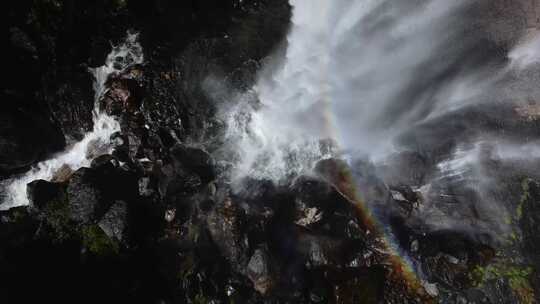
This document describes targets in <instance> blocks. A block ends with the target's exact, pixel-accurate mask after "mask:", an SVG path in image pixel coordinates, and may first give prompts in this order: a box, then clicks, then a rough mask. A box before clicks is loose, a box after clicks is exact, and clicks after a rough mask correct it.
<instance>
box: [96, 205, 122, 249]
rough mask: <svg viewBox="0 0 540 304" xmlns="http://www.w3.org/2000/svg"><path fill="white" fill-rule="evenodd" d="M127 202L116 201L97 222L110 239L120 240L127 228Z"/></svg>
mask: <svg viewBox="0 0 540 304" xmlns="http://www.w3.org/2000/svg"><path fill="white" fill-rule="evenodd" d="M127 212H128V210H127V204H126V202H123V201H116V202H115V203H114V204H113V205H112V206H111V207H110V208H109V210H108V211H107V212H106V213H105V215H104V216H103V217H102V218H101V220H100V221H99V222H98V226H99V227H100V228H101V229H102V230H103V232H105V234H106V235H107V236H108V237H109V238H112V239H116V240H118V241H122V240H123V239H124V236H125V233H126V228H127Z"/></svg>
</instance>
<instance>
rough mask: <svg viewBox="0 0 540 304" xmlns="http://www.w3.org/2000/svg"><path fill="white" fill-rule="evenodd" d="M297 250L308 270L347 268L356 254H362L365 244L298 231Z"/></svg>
mask: <svg viewBox="0 0 540 304" xmlns="http://www.w3.org/2000/svg"><path fill="white" fill-rule="evenodd" d="M297 242H298V244H297V245H296V248H297V250H298V252H299V254H300V256H302V257H303V259H304V261H305V265H306V267H308V268H314V267H315V268H316V267H322V266H326V267H332V268H340V267H345V266H346V265H348V264H349V262H351V261H352V259H353V256H354V254H356V253H358V252H361V251H362V247H363V242H361V241H355V240H348V239H346V238H344V237H341V238H337V237H329V236H326V235H318V234H315V233H312V232H307V231H302V230H299V231H298V238H297Z"/></svg>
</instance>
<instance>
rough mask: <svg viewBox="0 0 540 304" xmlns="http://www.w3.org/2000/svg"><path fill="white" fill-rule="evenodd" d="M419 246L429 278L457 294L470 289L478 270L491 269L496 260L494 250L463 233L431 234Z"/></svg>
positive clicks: (442, 232) (444, 232)
mask: <svg viewBox="0 0 540 304" xmlns="http://www.w3.org/2000/svg"><path fill="white" fill-rule="evenodd" d="M418 243H419V249H418V250H419V255H420V256H421V260H422V269H423V271H424V273H425V274H426V275H427V277H428V278H430V280H432V281H433V282H437V283H441V284H444V285H445V286H449V287H451V288H455V289H457V290H463V289H466V288H470V287H471V286H472V285H473V284H474V281H473V278H472V275H471V273H472V271H473V270H474V269H475V267H477V266H485V265H487V264H488V263H489V262H490V260H491V259H492V258H493V257H494V256H495V251H494V250H493V249H492V248H491V247H489V246H488V245H486V244H483V243H481V242H480V241H478V240H474V239H473V238H471V237H469V236H467V235H465V234H462V233H459V232H453V231H436V232H431V233H429V234H427V235H426V236H425V237H421V238H419V240H418Z"/></svg>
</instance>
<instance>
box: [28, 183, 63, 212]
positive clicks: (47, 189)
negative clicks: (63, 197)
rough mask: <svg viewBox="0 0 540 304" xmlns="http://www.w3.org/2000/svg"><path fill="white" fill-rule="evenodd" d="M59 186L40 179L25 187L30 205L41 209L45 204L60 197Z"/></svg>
mask: <svg viewBox="0 0 540 304" xmlns="http://www.w3.org/2000/svg"><path fill="white" fill-rule="evenodd" d="M60 192H61V186H60V185H58V184H56V183H51V182H48V181H45V180H42V179H39V180H35V181H33V182H31V183H29V184H28V185H27V186H26V193H27V196H28V200H29V201H30V205H31V206H33V207H35V208H37V209H40V210H41V209H43V208H44V207H45V205H46V204H47V203H49V202H50V201H52V200H54V199H56V198H58V197H59V196H60Z"/></svg>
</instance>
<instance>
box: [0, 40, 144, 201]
mask: <svg viewBox="0 0 540 304" xmlns="http://www.w3.org/2000/svg"><path fill="white" fill-rule="evenodd" d="M137 36H138V35H137V34H133V33H128V35H127V38H126V39H125V41H124V42H123V43H122V44H121V45H119V46H115V47H113V48H112V50H111V52H110V53H109V54H108V56H107V58H106V61H105V65H103V66H101V67H97V68H94V69H91V70H90V72H91V73H92V75H93V76H94V84H93V87H94V92H95V95H94V109H93V123H94V126H93V129H92V131H91V132H89V133H87V134H86V135H85V136H84V138H83V139H82V140H81V141H79V142H77V143H75V144H73V145H72V146H71V147H69V148H68V149H67V150H65V151H64V152H61V153H59V154H57V155H55V156H54V157H53V158H51V159H48V160H45V161H42V162H40V163H38V164H36V165H35V166H33V167H32V168H31V169H30V171H28V172H26V173H24V174H22V175H20V176H16V177H14V178H12V179H8V180H6V181H5V182H4V187H5V196H4V201H3V203H2V204H1V205H0V210H5V209H9V208H12V207H16V206H22V205H28V204H29V201H28V197H27V193H26V185H27V184H28V183H30V182H32V181H34V180H37V179H43V180H51V179H52V178H53V177H54V175H55V173H56V172H57V171H58V170H59V169H60V168H61V167H62V166H65V165H67V166H69V168H70V169H71V170H77V169H79V168H82V167H88V166H90V162H91V161H92V159H93V158H94V157H95V156H96V155H95V154H93V153H91V152H92V151H89V150H91V149H94V148H96V147H99V149H100V150H102V151H100V152H101V153H110V152H111V149H112V146H111V145H110V144H109V143H110V137H111V135H112V134H113V133H115V132H117V131H120V124H119V123H118V122H117V121H116V119H115V118H114V117H112V116H109V115H107V113H105V112H104V111H102V110H100V106H99V101H100V99H101V98H102V97H103V95H104V94H105V93H106V92H107V87H106V82H107V79H108V78H109V76H110V75H113V74H115V73H121V72H123V71H125V70H126V69H127V68H129V67H131V66H133V65H134V64H140V63H142V61H143V53H142V48H141V46H140V45H139V43H138V42H137Z"/></svg>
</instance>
